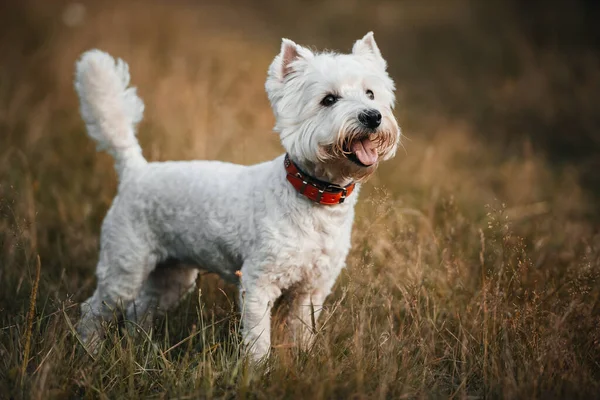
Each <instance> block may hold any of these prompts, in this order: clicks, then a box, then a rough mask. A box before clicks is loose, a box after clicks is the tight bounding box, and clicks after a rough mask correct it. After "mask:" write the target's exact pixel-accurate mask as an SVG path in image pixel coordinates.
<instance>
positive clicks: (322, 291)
mask: <svg viewBox="0 0 600 400" xmlns="http://www.w3.org/2000/svg"><path fill="white" fill-rule="evenodd" d="M334 282H335V280H331V281H327V282H317V283H316V284H315V285H313V286H312V287H310V288H306V289H305V290H301V291H299V293H298V294H297V296H296V297H295V298H294V299H293V301H292V308H291V310H290V313H289V315H288V325H289V327H290V328H291V331H292V334H293V336H294V341H295V342H296V344H297V345H298V346H299V347H300V348H302V349H305V350H309V349H310V348H311V347H312V345H313V342H314V339H315V335H316V334H317V332H318V331H319V326H318V320H319V315H320V314H321V311H322V310H323V303H324V302H325V299H326V298H327V296H328V295H329V293H330V292H331V287H332V286H333V283H334Z"/></svg>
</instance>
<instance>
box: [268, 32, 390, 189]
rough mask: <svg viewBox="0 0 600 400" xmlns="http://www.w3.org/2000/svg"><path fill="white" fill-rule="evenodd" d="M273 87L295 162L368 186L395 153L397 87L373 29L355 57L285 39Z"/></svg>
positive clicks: (272, 72)
mask: <svg viewBox="0 0 600 400" xmlns="http://www.w3.org/2000/svg"><path fill="white" fill-rule="evenodd" d="M265 87H266V90H267V94H268V96H269V100H270V101H271V106H272V107H273V111H274V113H275V118H276V125H275V130H276V131H277V132H279V134H280V136H281V143H282V144H283V147H284V148H285V150H286V151H287V152H288V154H289V155H290V157H291V158H292V160H294V161H296V162H299V163H300V164H302V165H304V166H310V168H311V169H313V170H314V171H315V172H316V173H317V174H318V175H319V176H320V177H322V178H324V179H327V180H329V181H330V182H335V183H347V182H348V181H362V180H365V179H366V178H368V177H369V176H370V175H371V174H372V173H373V172H374V171H375V169H376V168H377V165H378V164H379V162H380V161H382V160H387V159H389V158H391V157H393V156H394V154H395V153H396V148H397V146H398V143H399V141H400V136H401V134H400V128H399V127H398V123H397V122H396V119H395V118H394V115H393V113H392V109H393V107H394V102H395V97H394V82H393V81H392V79H391V78H390V77H389V75H388V74H387V72H386V62H385V60H384V59H383V58H382V57H381V52H380V51H379V48H378V47H377V44H376V43H375V39H374V37H373V33H372V32H369V33H368V34H367V35H365V37H363V38H362V39H360V40H358V41H357V42H356V43H355V44H354V47H353V48H352V53H351V54H337V53H329V52H326V53H313V52H312V51H310V50H309V49H307V48H305V47H302V46H299V45H297V44H296V43H294V42H292V41H291V40H287V39H283V43H282V45H281V52H280V53H279V55H277V57H275V59H274V60H273V62H272V64H271V66H270V67H269V74H268V77H267V82H266V85H265Z"/></svg>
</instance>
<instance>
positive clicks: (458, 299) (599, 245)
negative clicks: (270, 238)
mask: <svg viewBox="0 0 600 400" xmlns="http://www.w3.org/2000/svg"><path fill="white" fill-rule="evenodd" d="M517 3H519V2H516V1H515V2H513V1H505V2H500V1H495V0H491V1H489V2H476V1H467V0H452V1H441V0H439V1H432V2H430V3H428V6H424V5H423V3H422V2H413V1H398V2H393V1H374V2H366V1H359V0H355V1H341V0H336V1H328V2H316V1H299V0H294V1H291V2H287V3H283V2H271V1H267V0H258V1H256V2H253V3H252V6H250V5H248V4H245V3H242V2H232V1H228V0H226V1H222V2H218V4H217V2H210V3H203V2H195V1H174V2H169V3H167V2H160V1H146V2H134V1H121V2H117V1H106V2H91V1H90V2H84V3H82V4H79V5H73V3H70V2H66V1H58V0H57V1H55V2H52V3H49V2H43V1H41V0H40V1H37V2H32V1H23V2H19V3H17V2H10V3H9V2H5V3H2V4H1V5H0V32H1V33H2V35H1V36H0V54H2V61H1V62H0V397H2V398H36V399H42V398H44V399H45V398H79V397H83V398H153V397H158V398H164V397H170V398H197V397H199V398H210V397H220V398H231V397H239V398H296V397H298V398H415V397H420V398H429V397H432V398H440V397H441V398H446V397H452V398H455V397H459V398H482V397H487V398H528V399H530V398H543V399H547V398H559V397H560V398H593V397H599V395H598V394H599V393H600V365H599V362H600V298H599V296H600V286H599V278H600V232H599V229H598V227H599V224H598V221H599V219H598V217H599V216H598V208H597V201H598V193H599V190H598V189H599V187H600V186H599V182H600V181H599V180H598V174H597V171H598V168H599V167H600V165H599V164H598V162H600V156H599V149H600V130H599V129H598V128H599V127H600V122H599V115H600V102H598V101H597V96H598V93H599V92H600V91H599V89H600V73H599V72H598V71H600V69H599V68H598V67H599V60H600V58H599V56H598V53H597V52H596V51H595V49H594V47H593V45H594V43H597V42H598V40H597V39H599V35H598V33H597V32H596V31H594V30H593V29H592V28H590V26H591V21H593V20H594V19H595V16H596V15H597V14H595V12H596V11H597V7H596V6H594V4H593V3H592V2H586V1H579V2H569V3H568V4H569V5H568V6H566V5H564V4H567V3H566V2H565V3H564V4H563V3H561V2H558V1H557V2H554V3H555V4H554V3H553V4H554V6H553V7H548V8H546V7H537V8H536V6H535V2H532V3H527V4H528V5H523V4H517ZM586 7H587V8H586ZM592 11H593V12H592ZM531 13H534V14H533V15H535V17H531V15H532V14H531ZM532 21H533V22H532ZM529 22H531V23H529ZM534 22H535V23H534ZM369 30H374V31H375V36H376V38H377V41H378V43H379V46H380V48H381V50H382V52H383V54H384V56H385V57H386V58H387V59H388V63H389V65H390V73H391V75H392V76H393V77H394V79H395V80H396V82H397V86H398V100H399V101H398V107H397V116H398V119H399V121H400V124H401V126H402V127H403V131H404V134H405V140H404V142H403V145H404V149H402V150H400V151H399V152H398V155H397V156H396V158H395V159H394V160H393V161H390V162H388V163H386V164H384V165H383V166H382V167H381V168H380V170H379V171H378V172H377V174H376V176H374V177H373V179H371V180H370V181H369V183H368V184H367V185H366V187H365V188H364V190H363V191H362V192H361V200H360V202H359V206H358V211H357V220H356V223H355V230H354V235H353V250H352V252H351V254H350V256H349V259H348V268H347V270H345V271H344V273H343V275H342V276H341V277H340V279H339V282H338V283H337V285H336V288H335V292H334V293H333V294H332V296H331V297H330V298H329V300H328V302H327V305H326V310H325V312H324V315H323V319H322V322H324V327H323V329H322V330H321V331H320V332H319V339H318V341H317V343H316V345H315V347H314V348H313V349H312V351H311V352H310V353H300V352H298V351H297V350H295V349H294V348H293V347H291V346H289V342H288V340H287V336H286V335H285V330H284V329H283V327H282V328H281V329H277V330H276V332H275V336H276V337H275V340H274V344H275V346H274V350H273V356H272V358H271V360H270V362H269V365H268V370H266V371H264V370H255V369H253V368H250V367H249V366H248V365H247V363H246V362H245V360H244V359H243V357H242V356H241V351H240V347H239V334H238V329H239V324H238V315H237V314H236V311H235V310H236V308H235V300H234V299H235V298H236V294H235V288H234V287H231V286H229V285H226V284H224V283H223V282H221V281H220V280H219V279H218V278H216V277H214V276H210V275H203V276H202V278H201V279H200V281H199V290H198V291H196V292H195V293H193V294H192V295H190V296H189V297H188V298H187V299H186V300H185V301H184V302H183V304H182V305H181V306H180V307H179V308H178V309H177V310H175V311H173V312H170V313H169V314H168V315H167V316H166V317H165V318H162V319H161V320H159V321H157V324H156V328H155V329H154V330H153V331H152V332H149V333H148V335H146V336H144V335H141V336H136V337H130V336H129V335H127V334H126V333H125V332H123V331H121V330H119V329H118V328H117V327H114V328H113V329H110V330H109V332H110V334H109V338H108V339H107V341H106V342H105V344H104V347H103V348H102V349H101V350H100V352H99V353H98V354H96V355H90V354H87V353H86V352H85V351H84V350H83V348H82V347H81V346H80V344H79V343H78V341H77V339H76V338H75V336H74V335H73V329H72V325H73V324H74V323H75V322H76V321H77V318H78V307H77V303H78V302H80V301H82V300H84V299H85V298H87V296H89V295H90V294H91V292H92V291H93V288H94V285H95V280H94V274H93V271H94V268H95V263H96V260H97V247H98V233H99V227H100V223H101V221H102V218H103V216H104V214H105V213H106V210H107V209H108V207H109V206H110V203H111V201H112V198H113V196H114V194H115V190H116V186H115V185H116V177H115V174H114V172H113V167H112V160H111V159H110V157H109V156H107V155H105V154H97V153H96V152H95V149H94V144H93V143H92V142H91V140H89V139H88V138H87V136H86V135H85V133H84V126H83V123H82V122H81V120H80V117H79V114H78V110H77V100H76V96H75V93H74V90H73V88H72V77H73V64H74V61H75V60H76V59H77V57H78V55H79V54H80V53H81V52H82V51H84V50H86V49H88V48H90V47H99V48H102V49H104V50H107V51H109V52H111V53H112V54H114V55H117V56H119V57H122V58H124V59H125V60H126V61H128V62H129V64H130V67H131V73H132V77H133V84H134V85H136V86H137V87H138V90H139V93H140V95H141V97H142V98H143V99H144V101H145V102H146V113H145V119H144V122H143V123H142V124H141V126H140V133H139V137H140V140H141V142H142V147H143V148H144V153H145V155H146V157H147V158H149V159H151V160H167V159H194V158H207V159H221V160H226V161H235V162H239V163H244V164H250V163H255V162H258V161H262V160H266V159H269V158H272V157H275V156H276V155H278V154H280V152H281V147H280V145H279V143H278V139H277V137H276V135H275V134H273V133H271V129H272V126H273V122H274V121H273V117H272V114H271V111H270V108H269V105H268V103H267V99H266V95H265V94H264V90H263V85H264V79H265V74H266V69H267V66H268V64H269V62H270V61H271V59H272V57H273V56H274V55H275V54H276V52H277V51H278V49H279V40H280V37H281V36H287V37H290V38H291V39H293V40H295V41H297V42H298V43H301V44H308V45H314V46H315V47H317V48H324V47H328V48H339V49H343V50H347V49H349V48H350V47H351V44H352V42H353V40H356V39H358V38H360V37H362V35H364V33H366V32H367V31H369ZM38 260H39V266H40V270H41V275H40V279H39V282H38V281H37V280H36V267H37V265H38ZM32 292H33V293H37V298H36V300H35V311H34V312H33V313H31V314H30V315H31V317H32V318H31V321H32V326H31V328H29V327H28V321H27V316H28V313H29V308H30V296H31V293H32ZM28 343H30V346H29V345H28ZM28 346H29V347H28Z"/></svg>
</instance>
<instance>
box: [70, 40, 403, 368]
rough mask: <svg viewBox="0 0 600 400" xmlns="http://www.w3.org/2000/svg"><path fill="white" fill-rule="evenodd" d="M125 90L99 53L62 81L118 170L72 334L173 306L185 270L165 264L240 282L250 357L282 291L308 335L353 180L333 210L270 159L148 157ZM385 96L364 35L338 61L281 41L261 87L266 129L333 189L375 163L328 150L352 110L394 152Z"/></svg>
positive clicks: (357, 128) (346, 245) (345, 230)
mask: <svg viewBox="0 0 600 400" xmlns="http://www.w3.org/2000/svg"><path fill="white" fill-rule="evenodd" d="M128 85H129V72H128V67H127V64H126V63H124V62H123V61H122V60H117V61H116V63H115V60H114V59H113V58H112V57H111V56H110V55H108V54H106V53H103V52H101V51H99V50H91V51H88V52H86V53H84V54H83V55H82V57H81V59H80V60H79V61H78V63H77V66H76V78H75V87H76V90H77V93H78V94H79V98H80V101H81V114H82V116H83V119H84V120H85V123H86V125H87V130H88V134H89V135H90V136H91V137H92V138H93V139H94V140H95V141H96V142H98V144H99V147H100V148H101V149H105V150H108V152H109V153H110V154H112V155H113V157H114V158H115V160H116V170H117V173H118V175H119V188H118V193H117V196H116V197H115V199H114V202H113V204H112V206H111V208H110V210H109V211H108V214H107V215H106V218H105V219H104V222H103V224H102V233H101V250H100V256H99V261H98V267H97V271H96V274H97V277H98V286H97V289H96V291H95V293H94V294H93V296H92V297H91V298H90V299H88V300H87V301H86V302H85V303H83V304H82V318H81V321H80V323H79V325H78V327H79V332H80V334H81V336H82V337H83V339H84V340H85V341H86V342H89V340H90V339H91V338H92V337H95V336H96V335H95V334H99V336H101V334H102V327H101V321H102V320H103V319H104V318H108V317H110V316H111V315H112V313H113V310H114V309H115V307H117V306H120V307H123V309H124V310H126V314H127V318H131V319H134V320H137V321H142V320H143V321H148V322H147V323H146V324H145V326H148V323H151V322H152V318H151V317H152V315H153V312H155V311H156V310H167V309H169V308H171V307H173V306H174V305H176V304H177V302H178V301H179V299H180V297H181V295H182V293H183V292H185V291H187V290H188V289H189V288H191V287H192V286H193V284H194V282H195V278H196V275H197V270H196V269H192V268H183V267H180V266H177V265H173V264H174V263H170V262H169V261H177V262H180V263H184V264H187V265H197V266H198V267H201V268H202V269H205V270H208V271H212V272H216V273H218V274H220V275H221V276H222V277H223V278H225V279H226V280H229V281H232V282H238V283H239V286H240V307H241V309H242V333H243V338H244V342H245V343H246V345H247V346H248V348H249V349H250V351H251V355H252V357H253V358H254V359H259V358H261V357H262V356H264V355H266V354H267V353H268V352H269V348H270V312H271V307H272V305H273V303H274V302H275V300H277V298H278V297H279V296H280V295H281V294H282V291H285V290H291V291H292V292H293V308H292V312H291V314H290V320H289V322H290V323H291V325H292V327H293V329H294V332H295V333H296V335H297V336H296V337H297V340H298V341H299V342H301V343H304V344H306V343H307V342H309V341H310V340H311V339H312V335H313V329H307V328H306V327H309V326H311V321H313V320H316V319H317V318H318V313H319V311H320V309H321V305H322V304H323V302H324V300H325V298H326V297H327V296H328V295H329V293H330V291H331V288H332V286H333V284H334V283H335V281H336V278H337V276H338V274H339V273H340V271H341V269H342V268H343V267H344V266H345V260H346V256H347V254H348V251H349V249H350V234H351V230H352V223H353V218H354V205H355V203H356V200H357V198H358V186H359V184H357V188H356V190H355V191H354V193H352V194H351V195H350V196H349V197H348V198H347V200H346V202H344V203H343V204H339V205H335V206H327V205H319V204H316V203H313V202H311V201H310V200H308V199H307V198H305V197H303V196H302V195H300V194H299V193H297V192H296V190H295V189H294V188H293V187H292V186H291V184H290V183H289V182H288V181H287V180H286V172H285V170H284V167H283V157H284V156H283V155H282V156H280V157H278V158H276V159H275V160H272V161H268V162H265V163H262V164H257V165H252V166H241V165H235V164H229V163H223V162H217V161H192V162H177V161H173V162H154V163H148V162H146V160H145V159H144V158H143V156H142V152H141V148H140V146H139V144H138V142H137V140H136V137H135V125H136V124H137V123H138V122H139V121H140V120H141V118H142V114H143V109H144V106H143V103H142V101H141V100H140V99H139V98H138V97H137V95H136V92H135V89H133V88H128ZM367 89H370V90H372V91H373V92H374V94H375V98H374V99H370V98H369V96H368V95H367V94H366V90H367ZM393 90H394V86H393V82H392V80H391V79H390V78H389V76H388V74H387V73H386V63H385V61H384V59H383V58H382V57H381V53H380V52H379V49H378V48H377V45H376V43H375V40H374V38H373V34H372V33H369V34H367V35H366V36H365V37H364V38H363V39H361V40H358V41H357V42H356V43H355V45H354V47H353V51H352V53H351V54H336V53H320V54H315V53H313V52H312V51H310V50H308V49H307V48H304V47H302V46H299V45H296V44H295V43H294V42H292V41H289V40H286V39H284V40H283V43H282V47H281V53H280V54H279V55H278V56H277V57H276V58H275V59H274V61H273V63H272V64H271V66H270V68H269V73H268V78H267V82H266V91H267V94H268V96H269V100H270V101H271V104H272V107H273V111H274V113H275V117H276V121H277V123H276V127H275V130H276V131H277V132H279V133H280V136H281V143H282V145H283V147H284V148H285V150H286V151H287V153H288V154H289V156H290V158H291V159H292V160H294V161H295V162H296V163H297V164H298V165H299V166H301V168H302V169H303V170H305V171H306V172H308V173H310V174H312V175H313V176H316V177H318V178H320V179H323V180H326V181H329V182H331V183H335V184H339V185H345V184H347V183H349V182H350V181H358V182H360V181H364V180H365V179H366V178H367V177H368V176H369V175H371V174H372V173H373V171H374V170H375V168H376V167H377V163H375V164H374V165H372V166H370V167H363V166H358V165H357V164H355V163H353V162H352V161H350V160H348V159H347V158H346V156H345V154H343V151H342V152H341V151H340V149H341V143H343V141H344V140H348V138H349V137H350V136H351V135H356V134H357V132H359V133H360V132H361V125H360V123H359V122H358V120H357V116H358V114H359V113H360V112H361V111H362V110H364V109H372V108H375V109H377V110H379V111H380V112H381V114H382V116H383V119H382V123H381V126H380V127H379V128H378V129H377V131H376V132H371V133H370V134H371V135H372V137H373V140H379V139H378V138H379V137H381V138H383V139H382V140H379V141H378V143H379V148H378V152H379V155H380V158H379V159H387V158H390V157H392V156H393V155H394V153H395V150H396V147H397V145H398V142H399V140H400V130H399V128H398V125H397V123H396V120H395V118H394V116H393V114H392V108H393V105H394V94H393ZM328 93H335V94H336V95H338V96H339V97H340V98H339V100H338V102H337V103H336V104H335V106H332V107H324V106H323V105H321V100H322V98H323V97H324V96H325V95H326V94H328ZM161 264H162V265H161ZM157 265H160V266H158V267H157ZM238 270H241V272H242V275H241V278H240V277H238V276H237V275H236V271H238ZM311 310H313V311H311ZM312 312H314V314H315V315H314V316H313V315H311V313H312ZM148 315H149V316H150V317H146V318H145V319H144V318H143V316H148ZM313 318H314V319H313ZM313 328H314V327H313Z"/></svg>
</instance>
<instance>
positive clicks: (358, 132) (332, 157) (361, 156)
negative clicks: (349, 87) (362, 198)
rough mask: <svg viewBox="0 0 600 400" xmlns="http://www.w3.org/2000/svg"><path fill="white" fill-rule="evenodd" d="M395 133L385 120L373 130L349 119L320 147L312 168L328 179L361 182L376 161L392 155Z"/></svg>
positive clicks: (389, 122) (395, 139)
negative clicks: (335, 134) (329, 142)
mask: <svg viewBox="0 0 600 400" xmlns="http://www.w3.org/2000/svg"><path fill="white" fill-rule="evenodd" d="M384 119H385V117H384ZM398 135H399V130H398V129H397V125H396V124H394V123H393V122H392V121H389V120H384V124H382V125H381V126H380V127H379V128H377V129H375V130H369V129H365V128H364V127H362V126H361V125H359V124H356V123H355V122H349V123H347V124H344V125H343V126H342V127H341V128H340V130H339V131H338V134H337V139H336V140H335V142H334V143H332V144H328V145H323V146H321V147H320V151H319V154H318V158H319V165H316V166H315V168H316V170H317V171H318V172H319V173H320V174H322V175H323V176H326V177H327V178H328V179H330V180H335V181H342V182H349V181H354V182H362V181H365V180H367V179H368V178H369V177H370V176H371V175H372V174H373V173H374V172H375V170H376V169H377V166H378V165H379V162H380V161H382V160H386V159H388V158H389V157H390V156H391V155H393V153H394V152H395V149H396V146H397V143H398Z"/></svg>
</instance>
